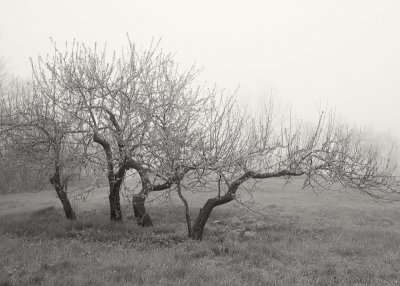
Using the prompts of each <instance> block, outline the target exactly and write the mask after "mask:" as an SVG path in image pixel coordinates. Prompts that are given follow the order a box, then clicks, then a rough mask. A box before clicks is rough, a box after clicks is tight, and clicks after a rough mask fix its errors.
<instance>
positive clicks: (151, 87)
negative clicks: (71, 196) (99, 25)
mask: <svg viewBox="0 0 400 286" xmlns="http://www.w3.org/2000/svg"><path fill="white" fill-rule="evenodd" d="M54 47H55V52H54V56H53V57H48V58H47V59H42V58H39V60H38V64H37V65H36V66H33V69H34V75H35V80H36V81H37V82H38V83H40V85H42V86H46V85H48V79H49V78H53V77H54V78H56V84H57V85H58V87H59V88H60V89H63V90H64V93H63V96H62V97H60V98H56V99H54V102H55V104H56V105H57V106H59V107H60V108H61V109H63V110H66V111H68V112H69V113H70V114H72V115H73V116H74V117H75V118H77V119H79V121H80V122H82V125H83V126H85V128H87V130H89V131H90V132H91V134H92V138H93V141H94V142H95V143H97V144H98V146H100V147H101V149H102V150H103V153H104V155H105V166H106V173H107V178H108V182H109V187H110V195H109V202H110V216H111V219H112V220H122V214H121V208H120V189H121V184H122V182H123V180H124V177H125V174H126V172H127V171H128V170H130V169H134V170H136V172H137V174H138V175H139V177H140V180H141V185H142V189H141V191H140V192H139V193H138V194H135V195H134V196H133V209H134V213H135V217H136V218H137V222H138V223H139V224H140V225H143V226H150V225H152V221H151V219H150V216H149V215H148V213H147V211H146V209H145V206H144V203H145V200H146V197H147V196H148V195H149V193H150V192H155V191H162V190H166V189H168V188H170V187H171V185H172V183H173V182H172V180H170V179H167V180H163V179H162V178H161V177H159V176H157V171H156V170H157V169H158V167H157V166H158V164H159V162H158V161H157V160H155V159H154V157H152V156H151V152H150V150H151V151H154V147H151V146H153V145H154V142H155V141H157V140H158V139H157V138H158V137H157V136H158V135H157V132H156V126H155V124H156V123H157V124H158V123H159V122H160V119H161V120H164V121H165V120H167V121H168V120H169V119H168V118H166V117H164V116H165V115H164V113H163V111H164V110H165V109H168V108H171V106H179V105H180V104H183V103H184V102H185V101H186V100H191V101H192V102H198V103H197V104H200V102H201V100H202V99H201V98H200V92H199V89H198V88H196V87H192V83H193V82H194V80H195V79H196V76H197V74H198V71H197V70H196V69H195V68H194V67H192V68H190V69H189V70H187V71H185V72H180V71H179V70H178V65H177V64H176V63H175V62H174V60H173V59H172V57H171V56H170V55H168V54H163V53H162V52H161V51H160V50H159V48H158V44H152V45H151V46H150V47H149V48H148V49H147V50H144V51H142V52H139V51H137V49H136V48H135V46H134V45H133V44H132V43H131V42H129V46H128V50H127V51H126V52H123V53H122V54H121V55H120V57H117V55H116V53H114V54H112V56H107V54H106V51H105V49H103V50H101V51H98V50H97V47H96V46H95V47H94V48H93V49H90V48H88V47H87V46H85V45H83V44H79V43H76V42H74V43H73V44H72V47H71V48H70V49H69V50H68V48H67V49H66V51H65V52H61V51H59V50H58V49H57V47H56V46H55V45H54ZM52 100H53V98H52ZM178 109H179V108H178ZM175 110H176V108H175ZM162 118H163V119H162Z"/></svg>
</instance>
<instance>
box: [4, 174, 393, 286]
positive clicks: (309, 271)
mask: <svg viewBox="0 0 400 286" xmlns="http://www.w3.org/2000/svg"><path fill="white" fill-rule="evenodd" d="M262 189H263V191H262V192H256V194H255V197H254V198H255V199H256V200H257V201H258V202H260V203H259V204H257V205H256V206H255V208H256V209H257V210H259V211H262V212H263V213H265V214H267V215H268V216H267V218H266V217H264V216H261V215H254V214H251V213H248V212H247V211H246V210H245V209H243V208H242V209H239V208H238V205H237V204H231V205H229V206H227V207H223V208H220V209H217V210H216V211H215V212H213V215H212V217H211V218H210V223H209V224H208V226H207V229H206V233H205V237H204V240H203V241H202V242H193V241H190V240H188V239H186V233H185V224H184V217H183V210H182V208H178V207H168V206H167V205H159V204H156V203H153V204H150V205H149V211H150V212H151V213H152V215H153V218H154V221H155V224H156V227H154V228H151V229H143V228H139V227H137V226H136V225H135V224H134V222H133V220H132V216H131V209H130V208H129V207H126V208H125V209H124V213H125V216H126V217H127V218H126V219H125V221H124V223H123V224H112V223H110V222H109V221H108V212H107V195H106V193H105V192H104V190H101V191H99V192H98V193H95V194H94V195H93V196H92V197H90V198H89V200H88V201H86V202H82V201H79V202H78V201H77V202H75V207H76V209H77V213H78V216H79V220H78V221H76V222H69V221H66V220H65V219H64V217H63V214H62V211H61V209H60V208H59V203H58V201H57V199H56V198H55V196H54V195H53V194H52V193H48V192H43V193H38V194H19V195H3V196H1V198H0V218H1V222H0V239H1V243H0V253H1V254H2V255H1V256H0V285H400V253H399V249H400V248H399V246H400V220H399V219H398V218H399V217H400V211H398V210H397V208H398V206H397V205H378V204H375V203H374V202H372V201H370V200H368V199H367V198H364V197H361V196H359V195H356V194H338V193H323V194H320V195H319V196H315V195H314V194H313V193H311V192H304V191H300V190H299V183H297V182H294V183H293V184H291V185H289V186H287V188H285V189H284V190H282V188H281V181H279V180H271V181H268V182H265V185H264V186H262ZM242 199H243V200H246V198H245V197H243V198H242ZM189 200H190V201H191V202H192V203H194V207H193V214H197V212H198V208H199V206H200V205H201V202H202V201H204V198H202V197H200V196H199V195H196V196H194V195H192V196H190V198H189ZM169 204H174V205H176V204H177V203H176V201H175V200H174V199H172V200H171V201H169ZM52 206H54V207H52ZM85 210H86V211H85ZM249 233H250V234H251V235H247V234H249Z"/></svg>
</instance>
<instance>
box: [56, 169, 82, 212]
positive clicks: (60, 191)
mask: <svg viewBox="0 0 400 286" xmlns="http://www.w3.org/2000/svg"><path fill="white" fill-rule="evenodd" d="M50 183H51V184H52V185H53V186H54V189H55V190H56V193H57V196H58V198H59V199H60V201H61V203H62V205H63V208H64V212H65V216H66V217H67V219H70V220H75V219H76V215H75V212H74V210H73V209H72V206H71V203H70V202H69V199H68V196H67V192H66V190H65V188H64V184H63V183H62V181H61V174H60V171H59V170H56V172H55V173H54V175H53V177H52V178H50Z"/></svg>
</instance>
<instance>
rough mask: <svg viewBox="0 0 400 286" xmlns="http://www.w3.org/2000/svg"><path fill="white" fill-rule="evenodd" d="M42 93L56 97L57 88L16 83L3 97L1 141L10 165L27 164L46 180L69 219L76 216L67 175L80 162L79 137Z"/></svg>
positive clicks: (69, 120) (68, 118)
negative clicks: (68, 192)
mask: <svg viewBox="0 0 400 286" xmlns="http://www.w3.org/2000/svg"><path fill="white" fill-rule="evenodd" d="M53 87H55V86H54V85H53ZM44 93H51V94H52V95H53V96H57V95H56V94H57V89H56V88H53V89H44V88H42V87H41V86H36V85H33V86H32V85H29V84H20V85H16V86H15V88H14V89H12V90H11V91H10V92H9V93H8V94H7V95H5V94H3V97H2V103H3V104H2V106H3V108H2V110H3V115H2V120H1V127H2V131H3V132H2V137H3V140H4V141H3V142H6V150H7V151H8V153H9V154H12V156H13V158H11V160H10V161H11V162H17V163H19V162H21V163H22V164H24V165H29V166H30V167H31V168H32V167H33V168H34V170H35V173H36V174H37V175H38V176H49V177H50V182H51V184H52V185H53V187H54V189H55V191H56V193H57V196H58V198H59V199H60V201H61V203H62V205H63V208H64V212H65V215H66V217H67V218H68V219H71V220H72V219H76V215H75V212H74V210H73V209H72V206H71V203H70V201H69V199H68V196H67V179H68V176H67V172H68V170H71V169H74V168H77V167H79V166H81V165H82V164H83V163H84V159H83V157H84V152H83V149H84V145H83V144H82V139H83V137H82V136H79V135H78V134H77V130H79V125H78V124H77V122H76V121H74V119H73V118H72V117H71V116H69V115H68V114H67V113H65V112H63V111H62V110H60V109H59V108H58V107H57V106H56V105H54V104H53V103H52V102H51V101H50V100H49V99H48V98H47V97H44V96H43V95H44ZM72 130H73V131H72ZM50 174H51V175H50Z"/></svg>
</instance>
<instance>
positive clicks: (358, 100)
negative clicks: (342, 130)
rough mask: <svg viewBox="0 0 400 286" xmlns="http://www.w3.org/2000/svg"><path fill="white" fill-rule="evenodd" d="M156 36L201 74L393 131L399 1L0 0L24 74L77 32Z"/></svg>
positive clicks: (303, 112)
mask: <svg viewBox="0 0 400 286" xmlns="http://www.w3.org/2000/svg"><path fill="white" fill-rule="evenodd" d="M127 33H129V35H130V38H131V39H132V40H133V41H134V42H135V43H136V44H137V45H139V46H143V47H146V46H148V44H149V42H150V40H151V39H152V38H153V37H154V38H156V39H158V38H160V37H162V43H161V46H162V48H163V49H164V50H165V51H168V52H172V53H174V54H175V55H176V58H177V60H178V61H179V62H181V63H182V64H183V65H184V66H185V65H189V64H191V63H194V62H196V63H197V64H198V65H199V66H200V67H204V72H203V74H202V78H204V79H205V80H207V81H208V82H209V83H217V84H218V85H219V86H220V87H225V88H226V89H227V90H231V91H232V90H234V89H235V88H236V87H237V86H239V85H240V89H239V91H240V95H241V96H245V97H246V98H247V99H248V101H249V102H250V104H253V105H254V104H257V103H259V102H262V101H263V100H264V98H267V97H269V96H270V95H271V94H272V95H273V98H274V100H275V102H278V104H279V105H283V106H286V105H291V107H292V110H293V112H295V113H296V114H298V117H300V118H303V117H304V118H308V117H310V116H311V115H314V114H316V112H317V110H318V109H319V108H320V107H321V106H325V105H327V104H328V105H329V106H331V107H335V108H336V112H337V113H338V114H339V115H340V116H341V117H343V118H344V119H345V120H346V121H347V122H348V123H350V124H357V125H359V126H370V127H372V128H373V129H375V130H376V131H387V130H391V131H392V132H393V134H395V135H396V136H397V137H400V1H398V0H393V1H389V0H387V1H384V0H380V1H369V0H360V1H355V0H353V1H352V0H346V1H341V0H335V1H333V0H330V1H328V0H315V1H305V0H302V1H297V0H295V1H250V0H247V1H232V0H231V1H171V0H168V1H143V0H142V1H133V0H131V1H118V0H114V1H99V0H90V1H84V0H80V1H71V0H69V1H57V0H47V1H45V0H35V1H29V0H26V1H21V0H0V57H1V58H3V59H5V60H6V61H7V68H8V70H9V71H10V72H11V73H13V74H16V75H19V76H23V77H29V75H30V64H29V57H36V56H37V55H39V54H40V55H46V53H48V52H50V51H51V44H50V40H49V38H50V37H53V38H54V39H55V40H56V42H57V43H58V44H59V45H60V44H63V43H64V42H65V41H69V42H70V41H71V40H73V39H77V40H78V41H81V42H85V43H87V44H93V43H94V42H98V43H104V42H107V43H108V47H110V49H120V48H121V47H123V46H126V43H127V41H126V34H127Z"/></svg>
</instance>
